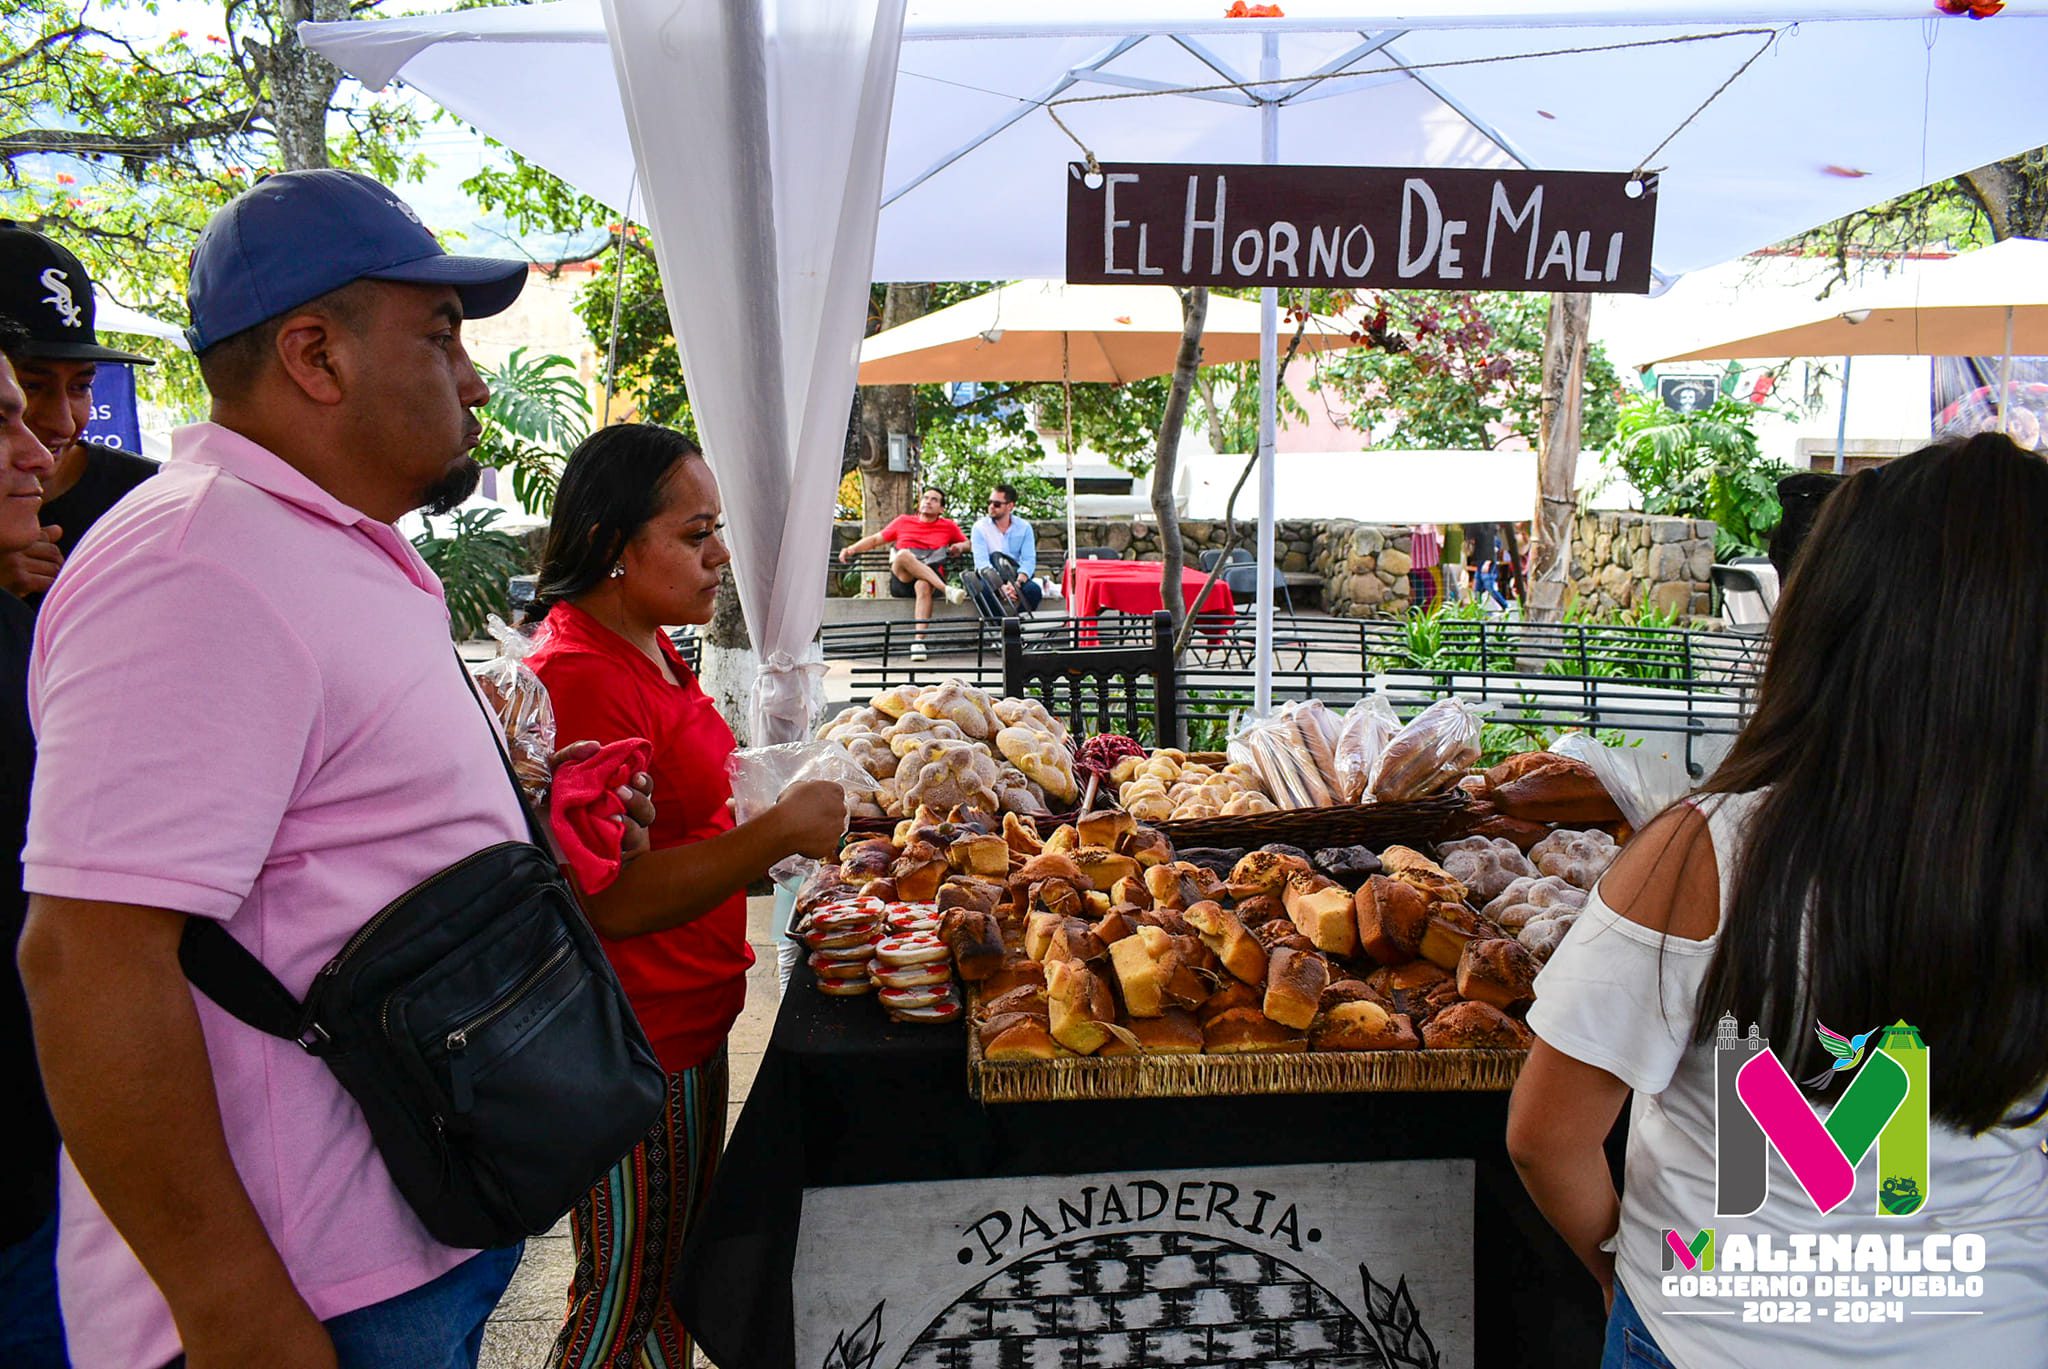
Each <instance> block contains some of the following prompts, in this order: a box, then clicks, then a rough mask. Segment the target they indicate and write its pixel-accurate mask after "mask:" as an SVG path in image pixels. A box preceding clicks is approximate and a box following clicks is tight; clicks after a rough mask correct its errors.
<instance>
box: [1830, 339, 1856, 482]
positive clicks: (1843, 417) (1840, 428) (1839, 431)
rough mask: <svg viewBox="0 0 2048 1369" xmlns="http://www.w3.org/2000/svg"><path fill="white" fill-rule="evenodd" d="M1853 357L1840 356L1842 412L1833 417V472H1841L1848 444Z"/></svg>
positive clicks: (1845, 459)
mask: <svg viewBox="0 0 2048 1369" xmlns="http://www.w3.org/2000/svg"><path fill="white" fill-rule="evenodd" d="M1855 361H1856V358H1855V357H1843V358H1842V412H1841V413H1840V414H1839V415H1838V416H1837V417H1836V419H1835V474H1836V475H1840V474H1841V473H1842V467H1843V466H1844V464H1846V461H1847V450H1848V446H1849V368H1850V367H1851V366H1852V365H1854V364H1855Z"/></svg>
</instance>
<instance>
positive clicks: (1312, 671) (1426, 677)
mask: <svg viewBox="0 0 2048 1369" xmlns="http://www.w3.org/2000/svg"><path fill="white" fill-rule="evenodd" d="M1150 631H1151V624H1150V620H1149V619H1146V618H1141V617H1127V616H1124V615H1119V614H1105V615H1103V616H1102V617H1101V618H1098V619H1092V620H1083V619H1071V618H1045V619H1039V620H1034V621H1032V622H1030V623H1029V624H1027V626H1026V629H1025V632H1026V643H1025V644H1026V649H1027V651H1028V650H1030V649H1032V648H1033V647H1034V646H1036V647H1038V648H1040V649H1046V650H1069V649H1072V648H1074V647H1077V646H1089V645H1098V644H1099V645H1104V646H1109V645H1137V644H1140V643H1142V642H1144V641H1146V640H1148V639H1149V634H1150ZM1273 638H1274V669H1273V694H1274V697H1275V699H1277V700H1281V701H1285V700H1290V699H1311V698H1314V699H1321V700H1322V701H1323V702H1324V703H1326V704H1328V705H1330V706H1331V707H1332V708H1337V709H1343V708H1348V707H1350V706H1351V705H1352V704H1353V703H1355V702H1357V701H1358V699H1359V698H1360V697H1361V696H1363V695H1364V693H1365V692H1366V690H1367V688H1368V686H1369V685H1371V684H1377V685H1379V686H1380V687H1383V688H1384V689H1386V690H1387V692H1388V694H1389V695H1390V696H1391V697H1392V699H1393V701H1394V703H1395V707H1396V709H1397V711H1399V712H1400V713H1401V714H1402V715H1403V716H1409V715H1412V714H1413V713H1415V712H1416V711H1418V710H1420V709H1421V708H1422V707H1424V706H1425V705H1427V704H1428V703H1430V702H1432V701H1434V700H1436V699H1438V698H1442V697H1443V696H1445V695H1447V694H1457V695H1458V696H1460V697H1461V698H1465V699H1468V700H1471V701H1473V702H1475V703H1486V704H1491V705H1493V710H1492V715H1491V716H1492V720H1493V721H1495V722H1500V723H1508V724H1514V725H1524V726H1527V727H1529V728H1530V729H1531V730H1532V731H1533V730H1536V729H1554V728H1559V727H1589V728H1613V729H1617V730H1621V731H1626V732H1631V733H1640V734H1674V740H1675V739H1676V737H1677V736H1679V735H1682V737H1683V745H1682V749H1683V758H1684V760H1685V762H1686V764H1687V765H1688V766H1689V767H1691V768H1693V769H1694V771H1695V773H1699V772H1700V771H1701V770H1702V768H1703V767H1702V765H1701V757H1700V755H1699V754H1698V750H1699V748H1698V747H1697V745H1696V743H1697V741H1698V740H1699V739H1701V738H1704V737H1708V736H1729V735H1733V734H1734V733H1736V732H1738V731H1740V730H1741V728H1742V724H1743V722H1744V721H1745V720H1746V719H1747V718H1748V716H1749V712H1750V709H1751V708H1752V706H1753V704H1754V701H1755V691H1756V684H1757V678H1758V674H1759V672H1760V670H1761V668H1762V654H1761V646H1760V644H1759V643H1758V642H1757V641H1756V640H1755V639H1752V638H1743V637H1737V636H1732V635H1729V634H1725V633H1715V632H1698V631H1691V630H1685V629H1676V628H1642V627H1611V626H1602V625H1594V624H1582V623H1541V624H1539V623H1516V622H1468V621H1450V622H1442V621H1440V622H1439V623H1437V624H1434V625H1430V624H1425V623H1420V622H1417V621H1413V620H1399V619H1356V618H1321V617H1295V616H1292V615H1288V614H1276V615H1275V620H1274V632H1273ZM916 640H917V636H916V632H915V629H914V627H913V625H912V624H911V623H909V622H907V621H891V622H886V623H876V624H860V625H842V626H833V627H828V628H826V629H824V631H823V633H822V634H821V641H822V645H823V650H824V655H825V657H826V659H827V660H831V661H838V662H845V663H847V664H848V666H849V667H850V669H849V671H848V673H847V675H846V676H845V677H844V680H845V683H844V684H841V685H838V686H836V687H835V688H834V690H833V693H834V695H835V704H837V703H844V702H849V701H852V700H855V699H865V698H867V697H868V696H869V695H871V694H873V693H874V692H876V691H877V690H879V689H881V688H882V687H883V686H885V685H891V684H933V683H936V682H938V681H940V680H943V679H946V678H948V677H949V676H959V677H960V678H962V679H965V680H968V681H970V682H971V683H973V684H976V685H978V686H980V687H982V688H984V689H989V690H999V689H1001V687H1002V679H1003V653H1002V641H1001V636H1000V632H999V629H998V628H997V627H996V625H993V624H988V623H981V622H969V621H962V620H942V621H938V622H934V623H932V624H930V625H929V626H928V627H927V628H926V630H925V634H924V638H923V641H924V646H925V655H924V659H922V660H914V659H912V657H911V651H910V648H911V645H912V643H913V642H914V641H916ZM1253 659H1254V649H1253V626H1252V620H1251V618H1250V616H1249V615H1244V616H1241V617H1236V618H1230V619H1224V618H1221V617H1219V618H1216V619H1214V620H1212V621H1211V622H1210V623H1207V624H1204V625H1202V626H1201V627H1200V628H1198V630H1197V632H1196V634H1195V637H1194V639H1193V641H1192V642H1191V644H1190V648H1189V651H1188V654H1187V656H1186V658H1185V659H1184V660H1183V662H1182V665H1181V675H1180V681H1179V687H1178V695H1177V697H1178V699H1179V702H1180V715H1181V720H1182V724H1183V726H1184V727H1185V729H1186V734H1187V738H1188V744H1189V746H1190V747H1191V748H1193V749H1211V748H1214V747H1218V746H1220V745H1221V743H1222V740H1223V738H1224V736H1225V735H1226V731H1227V728H1228V726H1229V724H1230V721H1231V719H1232V718H1233V717H1234V716H1235V715H1236V714H1238V713H1240V712H1243V711H1245V710H1246V709H1249V708H1250V706H1251V703H1252V687H1253V686H1252V679H1253V672H1252V668H1251V667H1252V662H1253Z"/></svg>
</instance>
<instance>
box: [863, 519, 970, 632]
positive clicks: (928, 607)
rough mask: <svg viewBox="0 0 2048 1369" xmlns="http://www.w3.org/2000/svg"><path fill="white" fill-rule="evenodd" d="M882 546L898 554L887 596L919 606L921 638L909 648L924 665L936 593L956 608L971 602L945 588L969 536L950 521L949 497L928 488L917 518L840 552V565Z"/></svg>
mask: <svg viewBox="0 0 2048 1369" xmlns="http://www.w3.org/2000/svg"><path fill="white" fill-rule="evenodd" d="M884 542H889V543H893V544H894V545H895V547H896V554H895V556H894V557H892V558H891V559H890V561H889V571H890V574H891V575H892V576H893V578H892V579H891V580H890V582H889V593H890V594H891V595H893V596H894V597H896V598H898V599H907V598H911V597H913V596H914V597H915V598H916V600H917V605H916V607H915V608H914V609H913V610H912V615H913V616H914V617H915V618H916V619H917V636H916V639H915V640H914V641H913V642H912V643H911V646H910V659H911V660H913V661H922V660H923V659H924V658H925V649H924V625H925V624H926V623H927V622H929V621H931V616H932V591H933V590H937V591H938V592H939V593H941V594H943V595H945V596H946V602H948V603H952V604H957V603H959V602H960V601H962V600H963V599H965V598H966V597H967V591H966V590H964V589H962V588H960V586H958V585H949V584H947V583H946V557H947V555H948V554H949V553H951V552H956V551H966V550H967V547H968V542H967V534H966V533H964V532H962V531H960V525H959V524H958V523H955V522H954V521H953V520H952V519H950V518H948V517H946V495H945V492H944V491H943V490H941V489H940V488H939V487H938V486H936V485H927V486H925V488H924V492H923V493H922V494H920V495H919V496H918V497H917V512H916V513H906V514H904V515H903V516H902V517H901V518H898V519H896V520H894V521H893V522H891V523H890V524H889V526H888V527H886V528H883V529H882V530H881V531H880V532H874V533H869V534H868V535H867V536H866V537H863V538H861V539H860V540H859V541H858V542H855V543H854V544H853V545H852V546H850V547H848V548H846V550H844V551H842V552H840V553H839V559H840V561H841V562H845V563H850V562H851V561H852V560H853V558H854V557H856V556H858V555H860V554H861V553H862V552H864V551H867V550H868V549H869V548H871V547H878V546H880V545H881V544H882V543H884Z"/></svg>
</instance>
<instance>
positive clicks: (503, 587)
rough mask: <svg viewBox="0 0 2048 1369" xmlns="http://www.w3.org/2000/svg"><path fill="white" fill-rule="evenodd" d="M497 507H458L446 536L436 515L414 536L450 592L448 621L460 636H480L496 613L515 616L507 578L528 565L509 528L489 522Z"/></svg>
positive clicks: (492, 518) (415, 543) (443, 585)
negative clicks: (436, 524)
mask: <svg viewBox="0 0 2048 1369" xmlns="http://www.w3.org/2000/svg"><path fill="white" fill-rule="evenodd" d="M499 512H500V511H499V510H497V509H462V510H459V511H458V512H456V513H455V514H454V515H453V518H452V521H453V523H454V529H453V531H452V532H451V533H450V535H449V536H447V537H443V536H441V535H440V534H439V533H437V532H435V531H434V520H433V519H431V518H429V519H427V520H426V524H427V530H426V531H425V532H423V533H421V534H420V535H419V536H418V537H415V538H413V539H412V544H413V545H414V546H415V547H417V548H419V553H420V558H421V559H422V560H424V561H425V562H426V563H427V566H428V567H429V568H430V569H431V570H432V571H433V572H434V574H435V575H437V576H439V577H440V578H441V588H442V591H443V592H444V593H445V594H446V595H447V596H448V618H449V626H450V629H451V630H452V631H453V632H454V634H455V638H456V640H457V641H467V640H468V639H470V638H472V637H481V636H482V635H483V632H484V622H485V620H486V619H488V618H489V617H490V615H492V614H493V613H495V614H497V615H498V616H499V617H501V618H510V617H511V616H512V605H511V601H510V599H509V597H508V595H509V589H508V586H507V584H506V582H507V581H508V580H510V579H511V578H512V577H513V576H515V575H518V574H520V573H521V572H522V571H524V570H525V568H526V549H525V547H524V546H523V545H522V544H521V542H520V541H519V539H518V538H516V537H514V536H513V535H512V534H511V533H509V532H500V531H498V530H497V529H496V528H494V527H492V526H491V524H492V523H495V522H496V521H497V520H498V515H499Z"/></svg>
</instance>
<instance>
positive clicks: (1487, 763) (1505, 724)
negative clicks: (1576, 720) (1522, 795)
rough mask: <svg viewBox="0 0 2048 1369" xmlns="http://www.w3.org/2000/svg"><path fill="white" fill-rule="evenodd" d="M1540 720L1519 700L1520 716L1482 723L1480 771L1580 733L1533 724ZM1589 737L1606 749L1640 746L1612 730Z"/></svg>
mask: <svg viewBox="0 0 2048 1369" xmlns="http://www.w3.org/2000/svg"><path fill="white" fill-rule="evenodd" d="M1540 716H1542V715H1541V713H1540V712H1539V711H1538V709H1537V707H1536V702H1535V700H1533V699H1531V698H1530V697H1529V696H1528V695H1526V694H1525V695H1523V696H1522V716H1521V717H1519V718H1502V719H1499V720H1497V721H1494V722H1490V723H1486V724H1484V725H1483V726H1481V727H1480V729H1479V764H1478V766H1477V767H1476V768H1477V769H1480V770H1491V769H1492V768H1493V767H1494V766H1496V765H1499V764H1500V763H1501V762H1502V761H1504V760H1506V759H1507V758H1508V757H1510V756H1519V755H1521V754H1522V753H1523V752H1524V751H1548V750H1549V749H1550V744H1551V743H1552V742H1554V741H1556V740H1557V739H1558V738H1559V737H1562V736H1563V735H1564V734H1565V733H1567V732H1583V731H1585V730H1586V729H1584V728H1580V727H1551V726H1547V725H1546V724H1543V723H1540V722H1537V721H1535V719H1537V718H1538V717H1540ZM1593 737H1594V739H1595V740H1597V741H1599V742H1600V743H1602V744H1603V745H1606V746H1641V745H1642V739H1641V738H1636V739H1635V740H1633V741H1631V740H1628V739H1627V738H1625V737H1623V735H1622V734H1621V733H1620V732H1617V731H1615V730H1614V729H1612V728H1594V729H1593Z"/></svg>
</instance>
